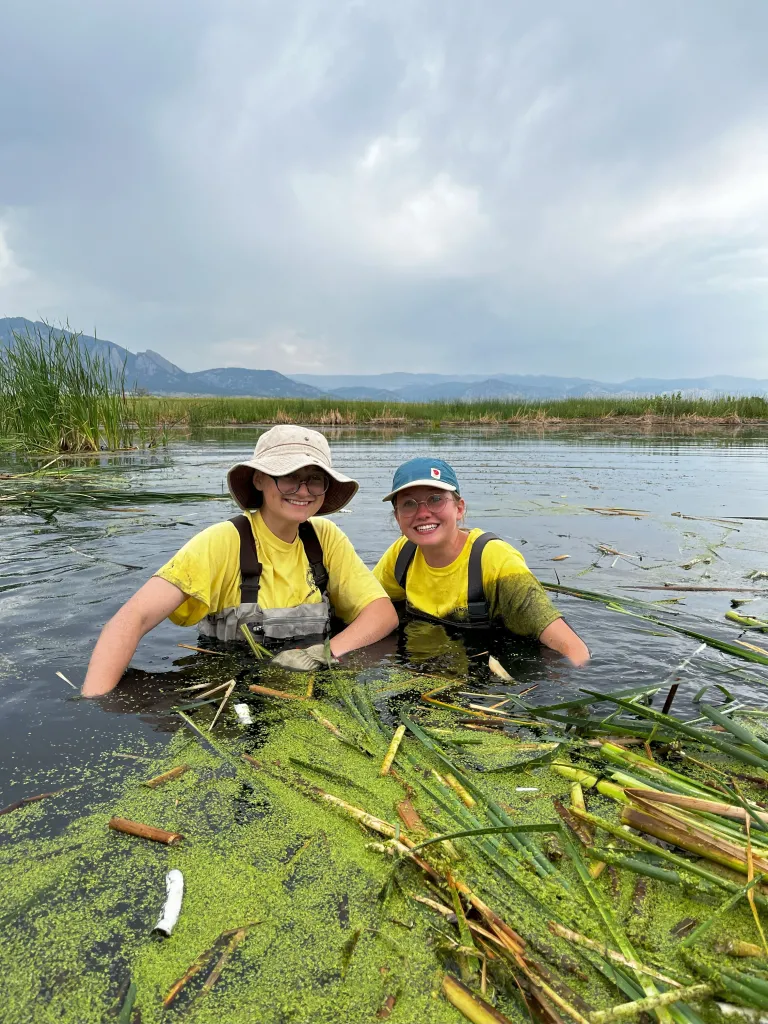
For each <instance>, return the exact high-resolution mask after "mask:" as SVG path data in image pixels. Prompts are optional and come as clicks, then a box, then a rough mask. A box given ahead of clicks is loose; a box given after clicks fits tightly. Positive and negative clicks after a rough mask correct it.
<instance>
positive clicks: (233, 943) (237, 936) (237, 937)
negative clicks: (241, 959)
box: [202, 928, 248, 995]
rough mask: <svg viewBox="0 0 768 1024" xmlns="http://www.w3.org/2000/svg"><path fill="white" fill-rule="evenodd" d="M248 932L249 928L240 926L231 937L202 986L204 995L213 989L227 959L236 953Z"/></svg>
mask: <svg viewBox="0 0 768 1024" xmlns="http://www.w3.org/2000/svg"><path fill="white" fill-rule="evenodd" d="M247 934H248V929H247V928H238V929H237V931H236V932H235V933H234V935H231V936H230V939H229V942H228V943H227V946H226V949H225V950H224V952H223V953H222V954H221V956H220V957H219V959H218V960H217V961H216V964H215V966H214V968H213V970H212V971H211V973H210V974H209V975H208V977H207V978H206V979H205V984H204V985H203V988H202V995H205V994H206V993H207V992H210V991H211V989H212V988H213V986H214V985H215V984H216V982H217V981H218V980H219V977H220V976H221V972H222V971H223V970H224V968H225V967H226V965H227V960H229V958H230V957H231V956H232V954H233V953H234V951H235V949H237V947H238V946H239V945H240V943H241V942H242V941H243V939H244V938H245V936H246V935H247Z"/></svg>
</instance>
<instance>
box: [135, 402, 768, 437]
mask: <svg viewBox="0 0 768 1024" xmlns="http://www.w3.org/2000/svg"><path fill="white" fill-rule="evenodd" d="M131 410H132V413H131V417H132V419H133V421H134V422H135V423H137V424H138V423H141V422H145V423H154V424H160V425H167V426H183V427H186V428H189V429H191V430H193V431H194V430H196V429H200V428H202V427H206V426H239V425H244V424H251V423H308V424H310V423H313V424H319V425H323V426H345V425H354V426H366V425H369V426H398V425H403V426H406V425H408V424H419V423H421V424H425V425H433V426H439V425H440V424H441V423H464V424H478V425H482V424H494V423H499V424H502V423H507V424H515V423H521V424H524V423H542V422H553V421H557V420H566V421H567V420H591V421H610V420H614V419H615V420H621V419H627V418H631V419H648V420H649V421H653V420H663V421H669V422H678V421H681V422H694V423H695V422H696V421H698V420H701V421H707V420H709V421H712V420H718V421H720V422H726V423H738V422H741V421H742V420H768V401H767V400H766V399H765V398H759V397H754V398H753V397H731V396H721V397H717V398H684V397H682V395H679V394H678V395H657V396H654V397H651V398H610V397H609V398H566V399H553V400H551V401H545V402H520V401H502V400H499V399H490V400H488V401H477V402H458V401H455V402H401V403H391V402H390V403H387V402H356V401H339V400H338V399H333V398H327V399H326V398H317V399H313V398H163V397H142V398H135V399H133V400H132V402H131Z"/></svg>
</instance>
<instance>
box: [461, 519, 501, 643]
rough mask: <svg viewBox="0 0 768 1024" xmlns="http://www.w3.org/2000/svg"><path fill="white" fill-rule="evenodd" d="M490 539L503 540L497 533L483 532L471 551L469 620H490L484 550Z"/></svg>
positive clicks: (468, 599)
mask: <svg viewBox="0 0 768 1024" xmlns="http://www.w3.org/2000/svg"><path fill="white" fill-rule="evenodd" d="M489 540H501V538H500V537H497V536H496V534H495V533H481V534H480V536H479V537H478V538H477V540H476V541H475V543H474V544H473V545H472V550H471V551H470V552H469V565H468V566H467V614H468V615H469V621H470V622H471V623H472V622H489V621H490V615H489V613H488V602H487V601H486V599H485V588H484V587H483V550H484V549H485V545H486V544H487V543H488V541H489Z"/></svg>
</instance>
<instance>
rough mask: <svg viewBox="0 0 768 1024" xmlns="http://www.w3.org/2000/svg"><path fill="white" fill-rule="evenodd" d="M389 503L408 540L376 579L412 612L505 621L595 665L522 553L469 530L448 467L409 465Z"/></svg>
mask: <svg viewBox="0 0 768 1024" xmlns="http://www.w3.org/2000/svg"><path fill="white" fill-rule="evenodd" d="M383 501H391V502H392V506H393V508H394V511H395V519H396V520H397V523H398V526H399V527H400V529H401V530H402V533H403V536H402V537H400V538H399V539H398V540H396V541H395V543H394V544H393V545H392V546H391V547H390V548H388V549H387V551H385V552H384V554H383V555H382V557H381V559H380V560H379V563H378V565H377V566H376V568H375V569H374V575H375V576H376V578H377V579H378V581H379V582H380V583H381V585H382V586H383V587H384V590H385V591H386V592H387V594H388V596H389V597H390V598H391V599H392V600H393V601H401V602H402V601H404V602H405V606H406V610H407V611H408V612H409V613H410V614H411V615H414V616H416V617H418V618H426V619H430V620H432V621H438V622H442V623H444V624H446V625H451V626H459V627H465V628H482V627H487V626H490V625H491V624H493V623H496V622H501V623H503V625H504V626H505V627H506V628H507V629H508V630H509V631H510V632H511V633H515V634H517V635H518V636H523V637H530V638H532V639H538V640H539V641H540V642H541V643H542V644H544V645H545V646H546V647H550V648H552V650H554V651H558V652H559V653H560V654H563V655H565V657H566V658H568V659H569V661H571V662H572V663H573V664H574V665H584V664H586V662H588V661H589V650H588V648H587V645H586V644H585V643H584V641H583V640H582V639H581V638H580V637H579V636H577V634H576V633H574V631H573V630H572V629H571V627H570V626H569V625H568V623H567V622H566V621H565V620H564V619H563V617H562V615H561V614H560V612H559V611H558V610H557V608H555V606H554V605H553V604H552V602H551V601H550V599H549V597H548V596H547V593H546V591H545V590H544V588H543V587H542V585H541V584H540V583H539V581H538V580H537V579H536V577H535V576H534V575H533V573H531V571H530V569H529V568H528V566H527V565H526V564H525V559H524V558H523V556H522V555H521V554H520V552H519V551H516V550H515V548H513V547H512V545H511V544H508V543H507V542H506V541H504V540H501V538H500V537H496V536H495V535H494V534H492V533H485V532H483V530H480V529H475V530H466V529H463V528H462V526H461V523H462V520H463V518H464V509H465V506H464V499H463V498H462V497H461V493H460V491H459V481H458V480H457V479H456V474H455V473H454V471H453V469H452V467H451V466H449V465H448V463H447V462H444V461H443V460H442V459H429V458H424V459H410V460H409V461H408V462H404V463H403V464H402V466H399V467H398V468H397V470H396V471H395V475H394V478H393V480H392V490H391V491H390V492H389V494H387V495H386V496H385V497H384V498H383Z"/></svg>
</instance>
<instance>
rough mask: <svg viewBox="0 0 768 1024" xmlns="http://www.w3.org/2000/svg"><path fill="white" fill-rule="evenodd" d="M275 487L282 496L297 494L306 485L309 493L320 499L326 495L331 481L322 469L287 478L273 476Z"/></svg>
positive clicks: (291, 475) (292, 474) (293, 474)
mask: <svg viewBox="0 0 768 1024" xmlns="http://www.w3.org/2000/svg"><path fill="white" fill-rule="evenodd" d="M272 479H273V480H274V481H275V486H276V487H277V489H278V491H280V493H281V494H286V495H288V494H297V493H298V491H299V490H301V485H302V484H306V487H307V491H308V492H309V493H310V494H311V495H312V496H313V497H314V498H319V497H320V495H321V494H325V492H326V491H327V490H328V487H329V486H330V483H331V481H330V480H329V479H328V477H327V476H326V474H325V473H323V471H322V470H321V469H318V470H317V471H316V472H313V473H302V474H301V475H299V474H298V473H288V474H287V475H286V476H273V477H272Z"/></svg>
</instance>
